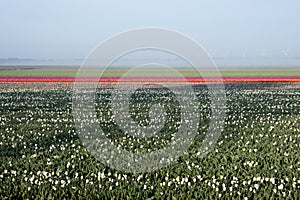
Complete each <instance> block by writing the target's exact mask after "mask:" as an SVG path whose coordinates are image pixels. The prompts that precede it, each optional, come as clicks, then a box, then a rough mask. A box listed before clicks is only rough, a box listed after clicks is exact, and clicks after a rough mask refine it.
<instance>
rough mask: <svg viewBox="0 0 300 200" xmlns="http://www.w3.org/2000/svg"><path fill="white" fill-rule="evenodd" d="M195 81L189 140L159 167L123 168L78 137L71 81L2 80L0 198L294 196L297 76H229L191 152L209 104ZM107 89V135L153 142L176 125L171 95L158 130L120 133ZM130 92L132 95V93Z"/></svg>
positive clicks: (143, 146)
mask: <svg viewBox="0 0 300 200" xmlns="http://www.w3.org/2000/svg"><path fill="white" fill-rule="evenodd" d="M14 73H15V72H14ZM23 75H24V74H23ZM293 75H294V76H295V74H293ZM6 76H8V74H6ZM14 76H16V75H15V74H14ZM193 89H194V91H195V93H196V94H197V97H198V100H199V102H200V108H199V110H200V112H201V115H200V116H201V117H200V120H199V121H200V124H199V127H198V133H199V135H198V136H196V137H195V139H194V142H193V144H192V145H191V146H190V147H189V149H188V150H187V151H186V152H185V153H184V154H183V155H182V156H180V157H179V158H178V159H177V160H176V161H174V162H172V163H171V164H170V165H168V166H167V167H165V168H162V169H160V170H157V171H153V172H148V173H126V172H122V171H118V170H115V169H112V168H110V167H108V166H107V165H104V164H102V163H101V162H99V161H98V160H96V159H95V157H93V156H92V155H91V154H90V153H89V151H87V150H86V148H85V147H84V146H83V144H82V141H81V140H80V138H79V137H78V135H77V132H76V129H75V125H74V119H73V116H72V83H60V82H57V83H53V82H47V83H41V82H31V83H25V82H20V83H14V82H11V83H9V82H3V83H0V92H1V93H0V99H1V100H0V103H1V107H0V113H1V114H0V124H1V126H0V137H1V142H0V159H1V165H0V182H1V186H0V198H10V199H16V198H36V199H41V198H53V199H58V198H60V199H61V198H66V199H69V198H73V199H78V198H82V199H88V198H90V199H94V198H115V199H144V198H149V199H151V198H152V199H158V198H162V199H166V198H171V199H195V198H197V199H203V198H211V199H215V198H226V199H233V198H236V199H243V198H245V197H248V198H249V199H253V198H265V199H272V198H273V199H278V198H281V199H299V198H300V192H299V191H300V176H299V174H300V156H299V142H300V114H299V113H300V104H299V102H300V84H299V83H295V82H286V83H281V82H259V83H241V82H237V83H226V84H225V89H226V95H227V109H226V119H225V124H224V131H223V132H222V133H221V136H220V137H219V139H218V142H217V145H216V146H215V147H213V149H212V150H211V152H210V153H209V154H208V155H207V156H204V157H202V158H201V157H199V156H197V152H198V151H199V146H200V145H201V143H202V140H203V137H202V136H203V133H204V134H205V132H206V131H207V127H208V124H209V116H210V109H209V107H210V104H209V101H208V99H207V98H204V97H205V95H206V94H207V88H206V87H205V85H203V84H195V85H193ZM109 91H110V90H108V89H105V88H100V89H99V90H97V96H98V97H99V99H98V101H97V106H96V108H97V113H98V118H99V120H100V126H101V128H102V129H103V130H104V132H105V133H106V134H107V136H108V137H109V138H110V139H111V140H112V141H114V142H115V143H117V144H119V145H120V146H121V147H122V148H124V149H127V150H128V151H132V152H145V151H149V150H151V151H154V150H156V149H158V148H161V147H163V146H164V145H166V143H168V142H169V141H170V138H171V135H172V133H173V132H174V131H176V130H177V128H178V127H177V126H176V123H174V121H176V117H178V116H177V115H178V113H177V112H176V103H175V102H172V101H171V102H169V104H168V105H169V108H170V112H169V115H167V121H166V122H167V123H166V125H165V127H164V128H163V129H161V132H160V134H159V135H158V136H157V137H151V138H147V139H145V140H143V141H142V142H141V141H140V140H138V139H134V138H131V137H129V136H128V137H127V136H126V135H124V134H123V133H122V131H121V130H120V129H119V128H118V127H117V126H116V123H115V121H114V116H113V115H111V114H108V113H111V112H108V110H109V109H110V106H109V101H110V92H109ZM158 92H159V91H158ZM134 98H135V97H134V96H133V105H134V104H135V103H139V102H138V101H137V100H138V99H134ZM136 98H137V97H136ZM133 108H136V110H134V109H133V114H132V115H133V117H134V118H136V120H137V121H141V123H144V122H145V121H147V120H146V119H147V112H148V111H149V110H148V109H147V107H134V106H133ZM172 109H173V110H172ZM141 113H142V114H141ZM145 113H146V114H145ZM168 119H169V120H168ZM153 140H157V141H156V142H153ZM124 141H125V142H124Z"/></svg>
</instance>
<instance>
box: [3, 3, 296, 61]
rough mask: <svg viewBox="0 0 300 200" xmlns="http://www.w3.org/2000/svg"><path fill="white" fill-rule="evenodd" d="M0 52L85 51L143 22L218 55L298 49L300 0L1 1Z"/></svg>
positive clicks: (47, 54) (78, 54) (72, 54)
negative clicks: (192, 39)
mask: <svg viewBox="0 0 300 200" xmlns="http://www.w3.org/2000/svg"><path fill="white" fill-rule="evenodd" d="M0 8H1V11H0V27H1V31H0V58H9V57H19V58H53V59H72V58H84V57H86V55H87V54H88V53H89V52H90V51H91V50H92V49H93V48H94V47H95V46H96V45H97V44H98V43H100V42H102V41H103V40H105V39H107V38H108V37H110V36H112V35H116V34H118V33H120V32H123V31H126V30H130V29H133V28H138V27H149V26H151V27H161V28H168V29H174V30H177V31H179V32H182V33H184V34H186V35H188V36H190V37H192V38H194V39H195V40H196V41H198V42H199V43H201V44H202V45H203V46H204V47H205V48H206V49H207V50H208V52H209V53H211V54H212V55H214V56H221V57H222V56H224V57H225V56H229V57H241V56H247V57H251V56H284V55H286V54H288V56H291V57H292V56H300V39H299V37H300V12H299V9H300V1H298V0H287V1H279V0H265V1H262V0H244V1H238V0H235V1H233V0H232V1H229V0H207V1H200V0H195V1H192V0H191V1H183V0H151V1H141V0H124V1H122V0H119V1H114V0H107V1H100V0H94V1H92V0H81V1H79V0H51V1H44V0H26V1H21V0H3V1H1V2H0Z"/></svg>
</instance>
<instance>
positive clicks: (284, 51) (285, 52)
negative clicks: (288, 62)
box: [281, 49, 289, 57]
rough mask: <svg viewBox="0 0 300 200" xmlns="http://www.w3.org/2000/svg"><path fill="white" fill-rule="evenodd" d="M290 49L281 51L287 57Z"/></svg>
mask: <svg viewBox="0 0 300 200" xmlns="http://www.w3.org/2000/svg"><path fill="white" fill-rule="evenodd" d="M288 52H289V49H285V50H281V53H283V54H284V56H285V57H287V56H288Z"/></svg>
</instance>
